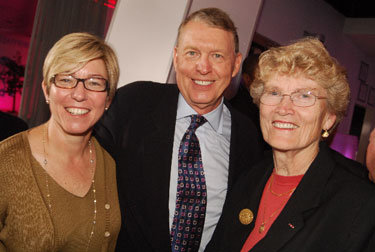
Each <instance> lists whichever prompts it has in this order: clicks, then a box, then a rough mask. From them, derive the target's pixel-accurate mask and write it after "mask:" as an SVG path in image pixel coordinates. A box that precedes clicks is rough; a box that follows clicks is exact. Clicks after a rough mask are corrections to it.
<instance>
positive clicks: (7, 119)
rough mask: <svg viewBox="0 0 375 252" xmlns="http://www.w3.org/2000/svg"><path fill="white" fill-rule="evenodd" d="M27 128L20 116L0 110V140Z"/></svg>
mask: <svg viewBox="0 0 375 252" xmlns="http://www.w3.org/2000/svg"><path fill="white" fill-rule="evenodd" d="M28 128H29V126H28V125H27V123H26V122H25V121H24V120H22V119H21V118H19V117H17V116H14V115H11V114H8V113H4V112H2V111H0V141H2V140H4V139H5V138H7V137H10V136H12V135H14V134H16V133H18V132H21V131H24V130H27V129H28Z"/></svg>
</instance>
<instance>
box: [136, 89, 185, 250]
mask: <svg viewBox="0 0 375 252" xmlns="http://www.w3.org/2000/svg"><path fill="white" fill-rule="evenodd" d="M163 91H165V92H164V93H163V95H162V96H160V97H158V98H159V99H160V102H159V104H158V105H157V106H155V108H153V110H152V111H146V115H147V116H148V118H146V125H145V128H144V130H145V132H144V136H145V137H144V142H143V148H144V152H143V160H142V169H143V170H144V171H145V172H146V171H147V173H148V174H143V175H142V180H144V183H143V185H142V186H143V187H145V190H146V198H147V202H148V204H145V203H144V202H142V201H144V200H146V199H138V202H139V204H138V205H139V206H140V207H142V206H145V207H144V209H142V212H143V213H144V214H146V215H147V216H152V218H153V220H154V221H153V223H152V225H151V223H141V226H142V228H143V229H144V230H143V232H144V233H145V234H146V237H147V239H148V240H149V241H150V244H151V246H152V247H153V248H155V250H156V251H167V250H168V251H170V250H171V248H170V236H169V209H168V202H169V180H170V167H171V156H172V154H171V153H172V147H173V138H174V130H175V124H176V113H177V100H178V90H177V88H172V87H169V88H165V90H163Z"/></svg>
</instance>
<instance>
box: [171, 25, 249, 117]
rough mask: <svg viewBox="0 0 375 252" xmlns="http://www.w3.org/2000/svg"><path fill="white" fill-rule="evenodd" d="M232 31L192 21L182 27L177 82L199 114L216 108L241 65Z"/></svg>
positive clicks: (177, 50)
mask: <svg viewBox="0 0 375 252" xmlns="http://www.w3.org/2000/svg"><path fill="white" fill-rule="evenodd" d="M241 59H242V56H241V54H240V53H237V54H236V53H235V45H234V39H233V35H232V33H230V32H228V31H225V30H222V29H219V28H215V27H211V26H208V25H207V24H204V23H202V22H198V21H190V22H189V23H187V24H186V25H185V27H183V28H182V29H181V31H180V37H179V38H178V46H177V47H176V48H175V50H174V54H173V63H174V67H175V71H176V79H177V86H178V88H179V90H180V92H181V94H182V95H183V96H184V98H185V100H186V101H187V103H188V104H189V105H190V106H191V107H192V108H193V109H194V110H195V111H196V112H197V113H199V114H206V113H208V112H211V111H212V110H214V109H215V108H216V107H217V106H218V105H219V104H220V102H221V98H222V96H223V92H224V90H225V89H226V88H227V87H228V86H229V84H230V82H231V79H232V77H234V76H235V75H236V74H237V73H238V70H239V68H240V65H241Z"/></svg>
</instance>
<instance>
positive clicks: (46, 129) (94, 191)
mask: <svg viewBox="0 0 375 252" xmlns="http://www.w3.org/2000/svg"><path fill="white" fill-rule="evenodd" d="M47 127H48V124H46V125H45V128H44V132H43V137H42V142H43V155H44V156H43V159H44V160H43V165H44V171H45V178H46V189H47V195H46V196H47V204H48V208H49V211H50V213H51V214H52V204H51V193H50V190H49V183H48V174H47V169H46V168H47V164H48V161H47V152H46V141H45V140H46V138H47V140H48V128H47ZM89 153H90V166H91V174H92V182H91V187H92V194H93V199H94V200H93V202H94V217H93V221H92V226H91V232H90V235H89V240H88V242H87V246H86V252H87V251H89V247H90V243H91V239H92V237H93V235H94V231H95V225H96V214H97V206H96V189H95V179H94V168H95V167H94V159H93V153H92V147H91V140H89Z"/></svg>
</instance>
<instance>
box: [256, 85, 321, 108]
mask: <svg viewBox="0 0 375 252" xmlns="http://www.w3.org/2000/svg"><path fill="white" fill-rule="evenodd" d="M284 96H289V97H290V100H291V101H292V103H293V104H294V105H295V106H297V107H310V106H312V105H314V104H315V102H316V99H327V97H322V96H318V95H316V94H314V91H313V90H306V89H300V90H296V91H294V92H293V93H291V94H281V92H280V91H278V90H265V91H264V92H263V93H262V95H261V96H260V102H261V103H262V104H264V105H270V106H275V105H278V104H280V103H281V101H282V100H283V98H284Z"/></svg>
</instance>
